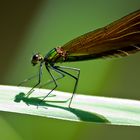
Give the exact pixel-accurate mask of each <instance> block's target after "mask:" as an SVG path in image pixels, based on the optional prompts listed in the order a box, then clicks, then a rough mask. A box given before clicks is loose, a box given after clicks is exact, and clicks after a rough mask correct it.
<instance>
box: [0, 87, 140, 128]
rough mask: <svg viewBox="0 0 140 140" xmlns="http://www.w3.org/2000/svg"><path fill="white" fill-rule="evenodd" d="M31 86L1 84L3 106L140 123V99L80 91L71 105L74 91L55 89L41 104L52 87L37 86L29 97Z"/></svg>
mask: <svg viewBox="0 0 140 140" xmlns="http://www.w3.org/2000/svg"><path fill="white" fill-rule="evenodd" d="M29 90H30V88H27V87H16V86H3V85H1V86H0V110H1V111H8V112H15V113H21V114H29V115H37V116H43V117H48V118H57V119H63V120H71V121H79V122H82V121H85V122H95V123H104V124H115V125H132V126H140V101H136V100H128V99H117V98H107V97H97V96H87V95H78V94H76V95H75V96H74V98H73V101H72V104H71V108H69V107H68V104H69V100H68V99H69V98H70V97H71V94H69V93H65V92H59V91H53V92H52V93H51V95H50V96H49V97H47V98H46V99H45V101H43V102H41V103H40V104H39V105H38V103H39V102H40V101H41V99H42V97H43V96H45V95H46V94H47V93H48V92H49V90H45V89H35V91H34V92H33V93H32V94H31V95H30V97H29V98H27V97H25V94H26V93H27V92H28V91H29Z"/></svg>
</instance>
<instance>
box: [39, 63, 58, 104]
mask: <svg viewBox="0 0 140 140" xmlns="http://www.w3.org/2000/svg"><path fill="white" fill-rule="evenodd" d="M46 69H47V71H48V72H49V74H50V76H51V78H52V80H53V81H54V82H53V83H54V84H55V87H54V88H53V89H52V90H51V91H50V92H49V93H48V94H47V95H46V96H44V98H43V99H42V100H41V101H40V102H39V103H38V105H39V104H40V103H41V102H43V101H44V100H45V98H46V97H48V96H49V94H50V93H51V92H52V91H53V90H54V89H56V88H57V83H56V79H55V78H54V76H53V74H52V73H51V72H50V69H49V68H48V66H46Z"/></svg>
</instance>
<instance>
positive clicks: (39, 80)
mask: <svg viewBox="0 0 140 140" xmlns="http://www.w3.org/2000/svg"><path fill="white" fill-rule="evenodd" d="M38 76H39V78H38V82H37V84H35V85H34V86H33V87H32V88H31V89H30V90H29V92H28V93H27V94H26V97H29V95H30V94H31V93H32V92H33V91H34V88H35V87H36V86H38V85H39V84H40V82H41V77H42V63H40V67H39V75H38Z"/></svg>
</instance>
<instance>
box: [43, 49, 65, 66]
mask: <svg viewBox="0 0 140 140" xmlns="http://www.w3.org/2000/svg"><path fill="white" fill-rule="evenodd" d="M65 59H66V52H65V51H64V50H63V49H62V48H54V49H52V50H51V51H49V52H48V53H47V55H46V56H45V58H44V61H45V63H46V64H48V63H49V64H50V65H53V64H54V63H57V62H64V61H65Z"/></svg>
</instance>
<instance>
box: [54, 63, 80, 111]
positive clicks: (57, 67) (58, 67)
mask: <svg viewBox="0 0 140 140" xmlns="http://www.w3.org/2000/svg"><path fill="white" fill-rule="evenodd" d="M53 68H54V69H55V70H58V71H61V72H63V73H65V74H67V75H69V76H70V77H72V78H74V79H75V80H76V81H75V85H74V89H73V93H72V96H71V98H70V102H69V108H70V105H71V102H72V99H73V97H74V94H75V92H76V88H77V84H78V80H79V75H80V69H77V68H71V67H65V66H53ZM61 69H70V70H74V71H77V72H78V73H77V77H76V76H74V75H72V74H70V73H68V72H66V71H64V70H61Z"/></svg>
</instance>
